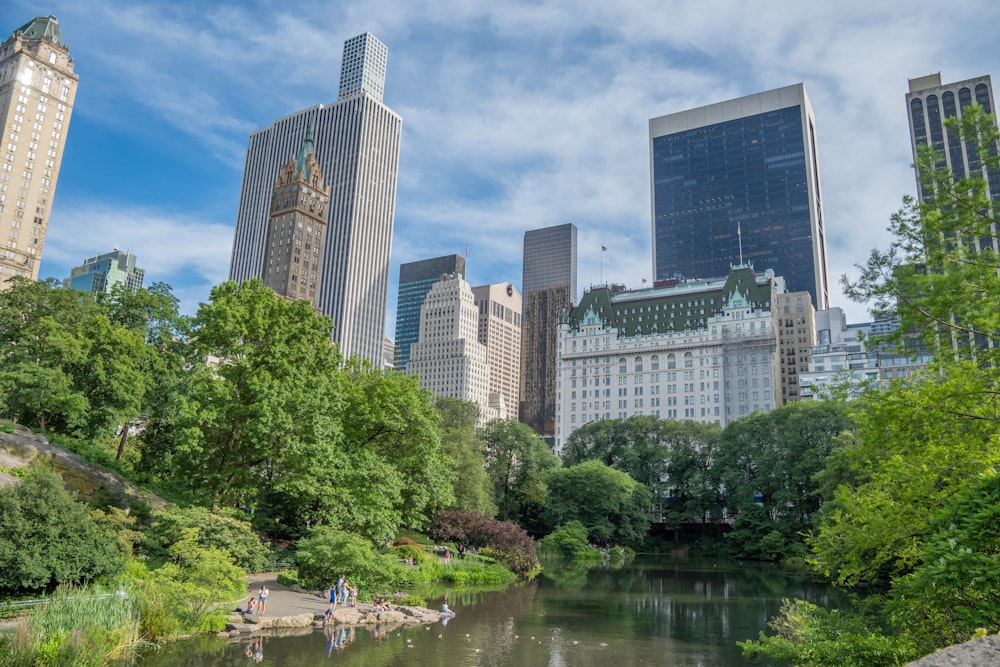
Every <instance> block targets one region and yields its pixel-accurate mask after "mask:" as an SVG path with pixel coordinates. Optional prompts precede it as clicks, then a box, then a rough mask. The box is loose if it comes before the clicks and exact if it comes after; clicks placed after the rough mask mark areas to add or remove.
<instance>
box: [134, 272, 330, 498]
mask: <svg viewBox="0 0 1000 667" xmlns="http://www.w3.org/2000/svg"><path fill="white" fill-rule="evenodd" d="M329 335H330V322H329V320H328V319H326V318H322V317H320V316H318V315H316V313H315V312H314V311H313V308H312V306H311V305H310V304H309V303H308V302H306V301H301V300H300V301H288V300H285V299H281V298H279V297H277V296H276V295H275V294H274V292H272V291H271V290H269V289H268V288H266V287H265V286H264V284H263V283H262V282H261V281H259V280H250V281H246V282H244V283H242V284H240V285H236V284H235V283H232V282H229V283H223V284H222V285H219V286H217V287H215V288H213V289H212V293H211V297H210V299H209V302H208V303H207V304H202V306H201V308H199V310H198V313H197V315H196V316H195V319H194V327H193V336H192V340H191V342H190V345H189V349H188V361H189V365H188V369H189V371H188V377H187V378H186V381H185V382H183V383H181V384H180V386H182V387H183V388H184V389H185V390H186V391H187V392H188V395H187V396H186V397H183V398H180V399H176V400H175V405H174V410H172V411H171V412H169V413H167V414H165V415H164V416H165V417H166V418H168V419H169V421H170V423H169V425H168V427H167V428H160V427H158V426H157V425H155V424H154V425H152V426H153V430H152V433H151V434H149V435H148V436H146V437H145V438H144V439H145V440H146V442H145V448H146V450H147V451H148V450H149V449H150V447H160V448H162V449H163V450H164V451H165V452H166V454H164V457H166V458H169V461H170V464H169V465H170V468H171V471H172V472H173V474H174V479H175V480H177V481H179V482H180V483H182V484H183V485H184V486H185V487H186V488H187V489H188V490H189V491H190V492H191V493H193V494H194V495H195V496H197V497H200V498H202V499H204V500H205V501H207V502H209V503H211V505H212V507H213V508H216V507H219V506H220V505H235V504H243V505H250V504H252V503H253V501H254V499H255V498H256V496H257V494H258V492H259V490H260V487H261V486H262V485H264V484H265V483H267V482H268V481H270V482H271V483H273V482H274V481H275V480H277V479H281V480H284V481H286V482H287V483H289V484H299V485H300V486H301V487H302V488H306V487H307V486H308V485H309V484H310V483H311V482H312V481H313V480H315V479H317V478H318V477H320V476H321V474H322V473H323V472H324V471H323V470H322V469H321V468H320V467H319V466H320V462H330V461H335V460H336V457H337V452H336V449H335V445H336V444H337V443H338V441H339V440H340V437H341V434H340V432H339V428H338V424H337V421H336V419H335V417H334V415H335V414H336V412H337V410H338V409H339V399H338V397H337V395H336V391H335V388H334V378H335V374H336V370H337V368H338V365H339V363H340V360H339V357H338V356H337V354H336V352H335V350H334V348H333V347H332V346H331V345H330V344H329ZM210 357H211V358H215V359H217V360H218V366H217V367H216V368H214V369H213V370H211V371H209V370H207V369H206V367H205V361H206V360H207V359H209V358H210Z"/></svg>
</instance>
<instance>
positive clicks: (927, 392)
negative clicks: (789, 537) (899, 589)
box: [810, 364, 1000, 586]
mask: <svg viewBox="0 0 1000 667" xmlns="http://www.w3.org/2000/svg"><path fill="white" fill-rule="evenodd" d="M993 384H994V380H993V371H991V370H989V369H979V368H977V367H975V366H973V365H971V364H957V365H948V366H946V367H942V368H940V369H939V372H937V373H928V374H927V375H925V376H924V377H923V379H922V381H920V382H918V383H913V384H911V385H909V386H901V385H900V386H893V387H892V388H891V389H890V390H888V391H884V392H878V393H874V394H871V395H867V396H865V397H864V398H862V399H860V400H858V401H855V405H854V408H855V410H854V419H855V422H856V423H857V435H856V437H855V438H850V439H846V440H844V441H843V444H844V448H843V449H842V450H840V451H838V452H837V453H836V455H835V457H833V459H832V460H833V463H834V464H835V466H836V470H837V471H838V472H837V475H838V476H839V478H840V479H839V481H840V485H839V486H838V487H837V490H836V492H835V495H834V497H833V498H832V499H830V500H828V501H827V503H826V504H825V506H824V508H823V520H822V521H821V523H820V525H819V528H818V530H817V531H816V533H815V535H814V536H813V538H812V539H811V540H810V546H811V548H812V550H813V558H812V562H813V563H814V565H815V566H816V568H817V569H818V570H819V572H820V573H822V574H823V575H824V576H827V577H830V578H832V579H833V580H834V581H836V582H837V583H840V584H846V585H853V584H856V583H858V582H860V581H867V582H870V583H872V584H876V585H880V586H887V585H888V584H889V583H890V580H891V578H892V577H894V576H902V575H905V574H907V573H909V572H911V571H912V570H913V569H914V568H915V567H916V566H917V565H919V564H920V562H921V549H922V544H923V541H924V540H925V538H926V536H928V535H930V534H932V532H933V531H932V529H931V525H930V524H931V518H932V517H933V516H934V515H935V514H936V513H938V512H939V511H941V510H942V508H944V507H945V506H946V505H947V503H948V502H949V499H950V498H951V497H952V496H954V495H956V494H959V493H960V492H961V490H962V489H963V487H965V486H966V485H967V484H969V483H970V481H971V480H975V479H977V477H978V475H979V474H980V473H981V472H982V471H983V470H987V469H989V468H991V467H997V466H1000V441H998V439H997V436H996V424H997V423H998V422H1000V405H998V404H997V403H996V402H995V401H983V400H981V399H982V397H983V396H986V395H990V394H992V393H993V392H994V391H995V389H994V388H993ZM825 484H827V485H830V482H829V481H826V482H825Z"/></svg>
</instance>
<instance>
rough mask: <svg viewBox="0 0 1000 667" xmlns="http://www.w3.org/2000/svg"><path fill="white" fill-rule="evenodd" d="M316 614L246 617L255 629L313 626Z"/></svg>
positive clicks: (251, 615)
mask: <svg viewBox="0 0 1000 667" xmlns="http://www.w3.org/2000/svg"><path fill="white" fill-rule="evenodd" d="M314 618H315V616H314V615H313V614H297V615H295V616H257V615H255V614H250V615H249V616H247V617H246V618H245V621H246V623H247V624H248V625H251V626H252V627H253V628H254V630H255V631H256V630H267V629H271V628H311V627H312V625H313V620H314Z"/></svg>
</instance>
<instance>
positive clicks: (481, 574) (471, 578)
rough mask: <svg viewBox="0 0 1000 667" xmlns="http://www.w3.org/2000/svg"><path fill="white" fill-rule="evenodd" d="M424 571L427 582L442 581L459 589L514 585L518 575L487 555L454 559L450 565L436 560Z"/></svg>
mask: <svg viewBox="0 0 1000 667" xmlns="http://www.w3.org/2000/svg"><path fill="white" fill-rule="evenodd" d="M485 551H487V552H488V550H485ZM422 569H423V570H424V575H423V576H424V577H425V580H427V581H441V582H446V583H449V584H452V585H454V586H459V587H461V586H483V585H489V584H512V583H514V581H516V580H517V575H516V574H514V573H513V572H511V571H510V569H508V568H507V567H506V566H505V565H503V564H502V563H500V562H498V561H497V560H495V559H493V558H491V557H489V556H485V555H482V556H471V555H467V556H465V557H464V558H452V559H451V562H450V563H449V564H448V565H444V564H443V563H440V562H438V561H436V560H435V561H433V562H429V563H427V564H426V565H425V566H424V567H423V568H422Z"/></svg>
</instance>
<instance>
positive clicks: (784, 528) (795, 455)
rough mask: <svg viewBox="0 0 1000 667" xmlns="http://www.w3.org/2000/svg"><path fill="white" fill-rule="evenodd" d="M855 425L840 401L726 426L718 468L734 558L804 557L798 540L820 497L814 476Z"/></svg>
mask: <svg viewBox="0 0 1000 667" xmlns="http://www.w3.org/2000/svg"><path fill="white" fill-rule="evenodd" d="M851 428H852V423H851V420H850V419H849V418H848V417H847V415H846V412H845V408H844V406H843V404H840V403H835V402H830V401H823V402H805V401H803V402H796V403H791V404H789V405H785V406H782V407H780V408H778V409H776V410H773V411H772V412H770V413H767V414H765V413H755V414H753V415H750V416H749V417H746V418H744V419H740V420H737V421H735V422H732V423H731V424H729V426H727V427H726V429H725V431H723V433H722V438H721V439H720V441H719V447H718V450H717V451H716V453H715V455H716V458H715V461H714V470H715V474H716V475H717V477H718V479H719V481H720V483H721V486H722V488H725V489H726V499H725V501H726V503H725V504H726V507H727V509H728V510H729V512H730V515H731V516H734V519H733V530H732V532H731V533H729V535H728V536H727V537H728V541H729V542H730V544H731V545H733V546H734V547H735V549H734V555H737V556H739V557H750V558H758V559H762V560H780V559H781V558H785V557H789V556H792V557H802V556H804V555H805V549H804V545H803V544H802V537H801V535H802V534H803V533H805V532H807V531H809V530H810V529H811V528H812V527H813V523H814V519H815V517H817V516H818V513H819V510H820V507H821V505H822V502H823V498H822V497H821V496H820V495H819V494H818V493H817V488H818V486H817V482H816V479H815V478H816V475H817V474H818V473H819V472H820V471H822V470H823V466H824V465H825V463H826V459H827V457H828V456H829V453H830V451H831V450H832V448H833V445H834V443H835V442H837V441H838V440H837V437H838V436H839V435H840V434H841V433H842V432H843V431H846V430H849V429H851Z"/></svg>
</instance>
